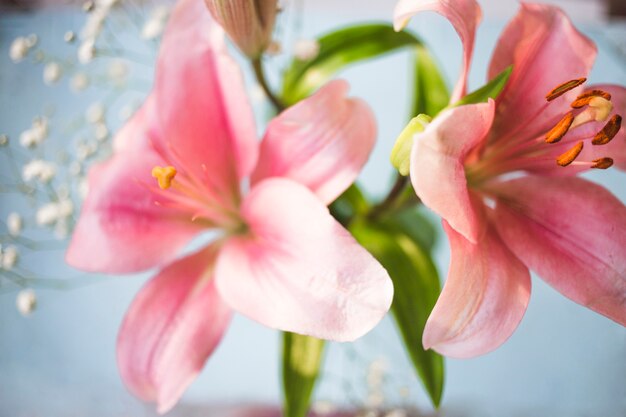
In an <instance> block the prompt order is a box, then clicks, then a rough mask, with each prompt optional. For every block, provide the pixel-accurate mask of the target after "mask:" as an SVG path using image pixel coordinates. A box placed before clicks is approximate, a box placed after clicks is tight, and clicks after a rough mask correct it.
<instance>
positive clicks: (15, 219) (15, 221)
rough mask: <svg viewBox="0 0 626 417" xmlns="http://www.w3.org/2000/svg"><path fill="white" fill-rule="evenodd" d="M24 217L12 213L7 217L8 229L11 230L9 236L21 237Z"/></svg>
mask: <svg viewBox="0 0 626 417" xmlns="http://www.w3.org/2000/svg"><path fill="white" fill-rule="evenodd" d="M22 226H23V221H22V216H20V214H19V213H16V212H12V213H9V215H8V216H7V229H8V230H9V234H10V235H11V236H13V237H15V236H19V234H20V233H21V232H22Z"/></svg>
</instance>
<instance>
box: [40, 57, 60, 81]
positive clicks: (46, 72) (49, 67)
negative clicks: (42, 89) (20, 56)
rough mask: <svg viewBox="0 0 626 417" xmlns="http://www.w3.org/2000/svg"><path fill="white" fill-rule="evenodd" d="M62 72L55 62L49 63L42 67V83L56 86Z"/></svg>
mask: <svg viewBox="0 0 626 417" xmlns="http://www.w3.org/2000/svg"><path fill="white" fill-rule="evenodd" d="M62 74H63V70H62V69H61V66H60V65H59V64H58V63H57V62H50V63H48V64H46V66H45V67H43V82H44V83H45V84H46V85H53V84H56V82H57V81H59V80H60V79H61V75H62Z"/></svg>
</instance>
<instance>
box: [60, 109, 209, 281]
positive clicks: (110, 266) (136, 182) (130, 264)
mask: <svg viewBox="0 0 626 417" xmlns="http://www.w3.org/2000/svg"><path fill="white" fill-rule="evenodd" d="M143 120H144V112H143V110H140V111H139V112H138V113H136V114H135V116H134V117H133V119H132V120H131V121H129V123H128V124H127V125H126V126H125V127H124V128H123V129H122V130H121V131H120V135H123V137H124V138H123V139H122V140H121V141H120V142H123V143H124V145H118V146H122V147H126V146H128V147H129V148H128V149H127V150H126V151H122V152H119V153H117V154H115V155H114V156H113V157H112V158H111V159H110V160H108V161H106V162H104V163H101V164H98V165H95V166H93V167H92V168H91V169H90V171H89V192H88V194H87V198H86V200H85V202H84V203H83V206H82V209H81V213H80V218H79V220H78V224H77V225H76V228H75V229H74V232H73V234H72V240H71V242H70V245H69V248H68V250H67V253H66V261H67V263H68V264H70V265H71V266H73V267H75V268H78V269H82V270H84V271H90V272H106V273H128V272H138V271H142V270H145V269H148V268H152V267H154V266H157V265H163V264H164V263H167V262H169V261H170V260H172V259H173V258H174V257H175V256H176V255H177V252H178V250H180V249H181V248H182V247H183V246H184V245H185V244H186V243H187V242H188V241H190V240H191V239H192V237H193V236H194V235H195V234H197V233H198V232H199V231H200V230H201V229H200V227H201V226H200V224H194V223H192V222H191V221H190V219H191V217H192V215H193V213H192V212H188V211H186V210H184V209H183V208H172V207H165V206H157V205H156V204H155V202H162V201H165V199H166V197H164V196H163V194H161V193H160V192H159V191H158V187H157V186H156V183H155V180H154V178H152V176H151V171H152V168H153V167H154V166H156V165H164V162H163V161H162V160H161V159H160V157H159V156H158V155H156V154H155V153H154V152H153V151H152V149H151V148H150V146H148V144H149V139H148V138H147V133H146V131H145V126H144V125H143ZM116 142H117V139H116ZM142 146H145V148H144V149H141V150H139V148H141V147H142Z"/></svg>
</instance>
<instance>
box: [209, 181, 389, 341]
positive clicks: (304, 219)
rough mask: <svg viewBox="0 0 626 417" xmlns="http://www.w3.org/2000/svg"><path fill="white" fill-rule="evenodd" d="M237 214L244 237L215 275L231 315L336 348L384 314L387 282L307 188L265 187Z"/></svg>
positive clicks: (232, 242) (229, 247)
mask: <svg viewBox="0 0 626 417" xmlns="http://www.w3.org/2000/svg"><path fill="white" fill-rule="evenodd" d="M241 212H242V215H243V217H244V219H245V220H246V223H247V224H248V227H249V232H248V233H247V234H246V235H242V236H238V237H233V238H231V239H229V240H228V241H227V242H226V243H225V245H224V247H223V248H222V250H221V252H220V256H219V258H218V261H217V266H216V271H215V275H216V281H217V288H218V290H219V292H220V294H221V295H222V297H223V298H224V300H226V302H227V303H228V304H229V305H230V306H231V307H232V308H233V309H234V310H237V311H238V312H240V313H242V314H244V315H246V316H248V317H250V318H251V319H253V320H256V321H258V322H260V323H262V324H264V325H266V326H268V327H272V328H277V329H281V330H285V331H291V332H296V333H301V334H306V335H310V336H315V337H318V338H322V339H330V340H337V341H350V340H354V339H356V338H358V337H360V336H362V335H363V334H365V333H366V332H368V331H369V330H371V329H372V328H373V327H374V326H375V325H376V324H377V323H378V322H379V321H380V320H381V319H382V317H383V316H384V315H385V313H386V312H387V310H388V309H389V306H390V305H391V300H392V298H393V286H392V283H391V280H390V278H389V275H388V274H387V272H386V271H385V270H384V269H383V267H382V266H381V265H380V264H379V263H378V262H377V261H376V260H375V259H374V258H373V257H372V255H370V254H369V253H368V252H367V251H366V250H365V249H364V248H363V247H361V246H360V245H359V244H358V243H357V242H356V240H355V239H354V238H353V237H352V235H350V233H349V232H348V231H347V230H345V229H344V228H343V227H342V226H341V225H340V224H339V223H338V222H337V221H336V220H335V219H334V218H333V217H332V216H331V215H330V213H329V212H328V209H327V208H326V207H325V206H324V204H323V203H322V202H320V200H319V199H318V198H317V197H316V196H315V194H313V193H312V192H311V191H309V190H308V189H307V188H306V187H304V186H302V185H300V184H298V183H296V182H294V181H292V180H288V179H282V178H273V179H268V180H265V181H263V182H261V183H259V184H257V185H256V186H255V187H254V188H253V189H252V190H251V192H250V194H249V195H248V196H247V198H246V199H245V200H244V202H243V206H242V211H241Z"/></svg>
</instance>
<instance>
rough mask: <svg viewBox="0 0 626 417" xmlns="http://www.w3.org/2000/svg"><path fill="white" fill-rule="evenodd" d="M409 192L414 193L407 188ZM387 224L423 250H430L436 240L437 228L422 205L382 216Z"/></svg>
mask: <svg viewBox="0 0 626 417" xmlns="http://www.w3.org/2000/svg"><path fill="white" fill-rule="evenodd" d="M409 191H410V192H411V193H415V191H413V189H412V188H409ZM382 221H383V222H384V223H385V224H387V225H392V226H393V227H394V229H395V230H401V231H402V232H403V233H404V234H406V235H407V236H408V237H409V238H411V239H412V240H413V241H414V242H416V243H417V244H418V245H419V246H421V247H422V248H424V250H425V251H427V252H430V251H431V250H432V249H433V246H434V245H435V243H436V241H437V230H436V229H435V227H434V226H433V224H432V222H431V221H430V219H428V218H427V217H426V216H425V215H424V213H423V206H418V207H415V206H413V207H409V208H406V209H404V210H399V211H395V212H393V213H392V214H390V215H388V216H385V217H383V218H382Z"/></svg>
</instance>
